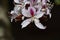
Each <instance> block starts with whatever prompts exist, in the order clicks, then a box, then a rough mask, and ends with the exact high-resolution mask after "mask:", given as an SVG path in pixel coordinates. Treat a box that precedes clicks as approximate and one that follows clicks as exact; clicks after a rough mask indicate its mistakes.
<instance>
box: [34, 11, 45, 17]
mask: <svg viewBox="0 0 60 40" xmlns="http://www.w3.org/2000/svg"><path fill="white" fill-rule="evenodd" d="M44 14H45V12H42V11H40V10H39V11H37V13H36V15H35V17H36V18H41V17H42V16H43V15H44Z"/></svg>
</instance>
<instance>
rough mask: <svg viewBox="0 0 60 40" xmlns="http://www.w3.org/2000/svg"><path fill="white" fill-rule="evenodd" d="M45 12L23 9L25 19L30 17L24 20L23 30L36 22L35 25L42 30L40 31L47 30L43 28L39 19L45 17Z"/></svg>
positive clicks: (32, 8)
mask: <svg viewBox="0 0 60 40" xmlns="http://www.w3.org/2000/svg"><path fill="white" fill-rule="evenodd" d="M44 13H45V12H42V11H40V9H39V10H38V11H36V9H35V8H34V7H32V6H31V7H29V8H28V10H27V9H25V8H24V9H22V15H23V16H25V17H29V18H28V19H26V20H24V21H23V22H22V23H21V25H22V28H25V27H26V26H27V25H29V24H30V23H31V22H34V23H35V25H36V26H37V27H38V28H40V29H45V28H46V27H45V26H43V25H42V24H41V23H40V22H39V18H41V17H42V16H43V15H44Z"/></svg>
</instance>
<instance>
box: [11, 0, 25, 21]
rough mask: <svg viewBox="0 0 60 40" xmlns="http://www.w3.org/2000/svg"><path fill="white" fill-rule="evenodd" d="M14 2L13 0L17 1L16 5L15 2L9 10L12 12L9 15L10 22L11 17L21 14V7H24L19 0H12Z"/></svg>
mask: <svg viewBox="0 0 60 40" xmlns="http://www.w3.org/2000/svg"><path fill="white" fill-rule="evenodd" d="M14 2H15V3H18V5H17V4H15V7H14V10H12V11H11V12H10V14H12V16H11V22H12V21H13V19H15V18H16V17H17V16H19V15H21V9H22V8H23V7H24V5H23V4H21V5H20V1H19V0H14ZM22 19H23V17H22Z"/></svg>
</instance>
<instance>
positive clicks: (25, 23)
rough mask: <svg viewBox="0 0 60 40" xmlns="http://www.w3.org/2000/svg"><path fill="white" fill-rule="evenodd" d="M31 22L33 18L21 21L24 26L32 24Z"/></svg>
mask: <svg viewBox="0 0 60 40" xmlns="http://www.w3.org/2000/svg"><path fill="white" fill-rule="evenodd" d="M30 22H31V19H26V20H24V21H23V22H22V23H21V25H22V28H25V27H26V26H27V25H29V24H30Z"/></svg>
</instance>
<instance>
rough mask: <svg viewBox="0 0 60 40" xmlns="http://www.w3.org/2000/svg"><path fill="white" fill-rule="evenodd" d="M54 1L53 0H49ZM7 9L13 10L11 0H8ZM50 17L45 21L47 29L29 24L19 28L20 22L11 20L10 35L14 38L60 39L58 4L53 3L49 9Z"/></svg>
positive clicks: (35, 39) (30, 39)
mask: <svg viewBox="0 0 60 40" xmlns="http://www.w3.org/2000/svg"><path fill="white" fill-rule="evenodd" d="M51 2H53V3H54V0H51ZM8 3H9V5H8V6H9V7H8V10H9V11H11V10H13V7H14V5H13V0H9V1H8ZM51 13H52V18H51V19H50V20H49V21H48V22H47V29H45V30H40V29H38V28H37V27H35V26H34V24H33V23H32V24H30V25H29V27H26V28H24V29H21V25H20V24H21V22H16V23H15V22H12V23H11V25H12V27H11V28H12V35H13V37H14V40H60V5H56V4H54V7H53V8H52V10H51Z"/></svg>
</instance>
